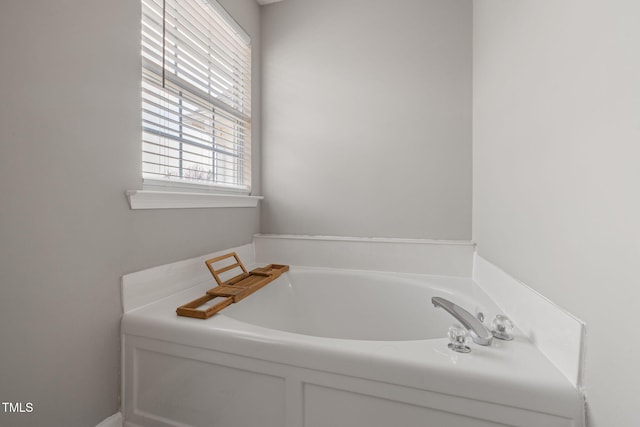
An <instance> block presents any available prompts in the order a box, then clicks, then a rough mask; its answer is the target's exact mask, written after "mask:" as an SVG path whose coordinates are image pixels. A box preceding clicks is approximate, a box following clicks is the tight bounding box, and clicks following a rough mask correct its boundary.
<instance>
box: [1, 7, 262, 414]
mask: <svg viewBox="0 0 640 427" xmlns="http://www.w3.org/2000/svg"><path fill="white" fill-rule="evenodd" d="M222 3H223V4H224V5H226V6H227V7H228V11H229V12H230V13H231V14H232V15H233V16H235V17H236V19H237V20H238V21H239V22H240V24H241V25H242V26H243V27H244V28H245V29H246V30H247V32H248V33H249V34H250V35H252V36H253V40H254V67H255V68H254V72H255V73H259V71H260V70H259V48H260V45H259V25H260V22H259V8H258V6H257V4H256V3H255V2H254V0H242V1H238V0H226V1H225V0H223V1H222ZM139 27H140V5H139V2H138V1H131V0H115V1H103V0H100V1H97V0H90V1H87V0H63V1H59V2H50V1H28V2H25V1H19V0H13V1H11V0H9V1H4V0H3V1H1V2H0V54H1V55H2V66H0V198H1V202H0V401H3V402H23V403H26V402H32V403H33V405H34V411H33V412H32V413H31V414H25V415H17V416H10V415H7V414H4V412H3V411H2V407H0V425H3V426H4V425H11V426H22V425H25V426H27V425H28V426H35V425H42V426H45V425H50V426H66V427H73V426H82V427H87V426H94V425H96V424H97V423H98V422H100V421H101V420H102V419H104V418H106V417H107V416H109V415H112V414H113V413H115V412H117V411H118V408H119V394H120V390H119V385H120V377H119V375H120V374H119V372H120V336H119V334H120V325H119V321H120V316H121V308H120V301H119V298H120V277H121V276H122V275H123V274H125V273H129V272H132V271H136V270H140V269H143V268H147V267H150V266H154V265H159V264H163V263H167V262H171V261H176V260H180V259H185V258H190V257H193V256H196V255H202V254H205V253H209V252H213V251H216V250H219V249H223V248H225V247H230V246H235V245H240V244H245V243H248V242H250V241H251V238H252V234H253V233H255V232H257V231H258V229H259V211H258V210H256V209H218V210H212V209H202V210H164V211H131V210H130V209H129V207H128V205H127V202H126V199H125V196H124V193H125V190H127V189H136V188H140V185H141V179H140V153H139V150H140V122H139V121H140V96H139V87H140V66H141V65H140V57H139V52H140V45H139V38H140V36H139V31H140V28H139ZM256 75H258V74H256ZM253 89H254V104H255V107H256V108H254V112H256V114H257V116H254V141H255V142H256V143H255V144H254V149H253V150H254V155H256V156H258V157H259V155H260V152H259V145H258V141H259V132H258V130H259V127H260V117H259V108H258V106H259V105H260V100H259V94H260V84H259V79H258V80H257V81H255V82H254V85H253ZM253 176H254V179H255V181H254V188H255V189H257V191H258V193H259V191H260V189H259V187H260V185H259V184H260V183H259V180H258V177H259V171H258V170H254V174H253Z"/></svg>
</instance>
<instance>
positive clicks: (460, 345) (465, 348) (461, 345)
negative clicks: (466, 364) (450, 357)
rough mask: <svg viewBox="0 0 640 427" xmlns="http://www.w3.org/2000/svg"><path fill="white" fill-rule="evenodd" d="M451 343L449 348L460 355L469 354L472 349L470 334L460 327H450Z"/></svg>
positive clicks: (448, 333)
mask: <svg viewBox="0 0 640 427" xmlns="http://www.w3.org/2000/svg"><path fill="white" fill-rule="evenodd" d="M447 335H448V336H449V341H451V342H450V343H449V345H448V347H449V348H450V349H451V350H453V351H457V352H458V353H469V352H470V351H471V348H470V347H469V345H468V344H469V332H467V330H466V329H465V328H463V327H462V326H460V325H453V326H450V327H449V331H448V332H447Z"/></svg>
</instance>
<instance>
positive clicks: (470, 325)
mask: <svg viewBox="0 0 640 427" xmlns="http://www.w3.org/2000/svg"><path fill="white" fill-rule="evenodd" d="M431 302H432V303H433V306H434V307H436V308H438V307H441V308H442V309H444V310H445V311H446V312H447V313H449V314H450V315H452V316H453V317H455V318H456V320H457V321H458V322H460V324H462V326H463V327H464V328H465V329H466V330H467V331H469V335H471V339H472V340H473V342H474V343H476V344H480V345H491V342H492V341H493V335H492V334H491V331H490V330H489V329H487V327H486V326H484V325H483V324H482V322H480V321H479V320H478V319H476V318H475V317H474V316H473V315H472V314H471V313H469V312H468V311H467V310H465V309H464V308H462V307H460V306H459V305H457V304H454V303H452V302H451V301H449V300H447V299H445V298H440V297H433V298H431Z"/></svg>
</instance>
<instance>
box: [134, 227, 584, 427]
mask: <svg viewBox="0 0 640 427" xmlns="http://www.w3.org/2000/svg"><path fill="white" fill-rule="evenodd" d="M261 239H262V243H258V241H259V240H261ZM292 240H295V239H290V238H285V239H277V238H274V239H271V238H269V241H268V242H266V243H267V244H264V243H265V240H264V239H263V238H261V237H258V236H257V237H256V242H255V253H254V251H253V248H252V247H251V248H250V247H249V246H250V245H247V246H246V247H241V248H240V250H238V248H233V249H232V250H234V251H236V252H238V254H239V255H240V256H241V257H242V259H243V262H245V263H246V264H247V266H249V265H251V268H253V267H255V266H259V265H263V264H265V263H284V264H289V265H290V266H291V267H290V271H289V272H286V273H283V274H282V275H281V276H280V277H279V278H278V279H276V280H274V281H273V282H272V283H270V284H269V286H267V287H265V288H263V289H261V290H260V291H259V292H256V293H254V294H252V295H251V296H249V297H248V298H246V299H244V300H243V301H241V302H239V303H238V304H234V305H231V306H230V307H228V308H226V309H225V310H224V311H223V312H220V313H218V314H216V315H214V316H213V317H211V318H209V319H207V320H199V319H193V318H188V317H180V316H177V315H176V313H175V308H176V307H177V306H179V305H181V304H184V302H185V301H190V300H192V299H194V298H196V297H197V296H199V295H202V293H203V292H206V290H208V289H210V288H211V284H212V279H211V275H210V273H209V272H208V271H207V267H206V266H205V264H204V259H206V258H207V257H211V256H215V255H216V254H210V255H208V256H207V257H200V258H198V259H197V260H188V261H184V262H181V263H177V264H178V265H177V266H176V265H169V266H163V267H159V268H156V269H151V270H149V271H147V272H146V273H145V272H140V273H136V275H135V277H134V278H133V279H135V280H131V279H132V278H128V280H123V296H125V298H126V297H133V300H134V302H133V303H128V302H127V301H124V303H123V306H124V307H125V308H128V310H126V312H125V314H124V316H123V319H122V334H123V362H122V363H123V373H122V375H123V381H122V383H123V391H122V393H123V414H124V418H125V426H129V427H136V426H146V425H154V426H156V425H159V426H178V425H180V426H184V425H193V426H197V425H211V424H212V419H211V417H216V422H218V423H220V425H225V426H229V427H236V426H237V427H240V426H243V425H244V426H246V425H261V426H263V427H270V426H274V427H275V426H278V427H282V426H285V427H301V426H305V427H310V426H311V427H314V426H321V425H327V424H326V423H327V422H330V424H331V425H332V426H336V427H339V426H345V427H346V426H349V427H357V426H360V425H363V426H364V425H366V426H367V427H372V426H387V425H390V424H392V423H398V422H399V420H401V421H402V424H403V425H405V426H412V427H413V426H422V425H423V424H424V420H425V419H429V420H431V421H432V422H434V423H435V424H438V425H446V426H454V425H455V426H457V427H458V426H459V427H478V426H497V425H501V426H502V425H513V426H515V425H517V426H531V427H533V426H541V425H544V426H558V427H560V426H563V427H580V426H582V425H583V423H584V405H583V399H582V395H581V393H580V392H579V391H578V390H577V389H576V387H575V386H574V385H573V384H572V383H571V381H569V380H568V379H567V377H566V376H565V375H564V373H563V372H562V371H561V370H559V369H558V368H557V367H556V366H554V364H553V363H551V361H550V360H549V359H548V358H547V357H546V356H545V354H543V353H542V352H541V351H539V349H538V348H537V347H536V345H535V344H534V343H533V342H532V341H530V340H529V339H528V338H527V333H526V332H525V333H523V331H522V330H520V329H518V324H517V323H516V329H515V330H514V336H515V339H514V341H500V340H494V342H493V344H492V345H491V346H490V347H483V346H478V345H475V344H472V345H471V347H472V352H471V353H470V354H459V353H454V352H452V351H451V350H449V349H448V348H447V343H448V339H447V338H446V330H447V327H448V326H449V325H451V324H453V323H455V320H454V319H453V318H452V317H451V316H449V315H448V314H447V313H446V312H444V311H443V310H436V309H435V308H434V307H433V306H432V305H431V297H432V296H442V297H445V298H447V299H450V300H451V301H454V302H456V303H458V304H460V305H461V306H463V307H464V308H465V309H467V310H469V311H470V312H471V313H473V314H476V313H477V312H478V311H483V313H485V315H486V319H487V321H488V322H490V321H491V319H492V318H493V316H494V315H495V314H496V313H498V311H499V310H500V309H499V308H498V305H496V303H494V301H493V300H492V299H491V298H490V297H489V296H487V294H486V293H485V291H484V290H483V288H482V287H480V286H479V285H478V284H477V283H476V282H475V281H474V280H473V279H472V277H471V271H470V270H469V275H468V276H466V277H465V276H464V275H463V274H462V272H464V271H466V270H467V262H466V260H463V259H462V258H463V257H460V258H459V259H457V260H456V259H454V260H448V261H444V262H433V259H438V257H440V256H442V254H443V253H447V251H448V250H449V249H450V248H451V247H458V246H460V247H462V248H467V246H468V245H467V244H462V245H455V244H448V243H445V244H444V245H443V246H440V247H444V252H441V253H440V254H438V253H437V250H435V251H434V248H437V247H439V246H433V245H432V244H431V243H428V244H427V246H429V251H433V252H432V255H433V257H434V258H433V259H432V262H431V263H427V264H426V265H428V267H429V268H432V270H431V271H436V272H437V273H438V274H437V275H435V274H425V273H423V272H421V273H416V272H415V271H412V272H409V273H408V272H396V273H389V272H384V271H380V270H385V269H391V268H393V267H392V266H391V263H389V262H388V261H389V259H390V260H392V261H393V260H403V259H405V258H403V256H404V255H405V253H406V251H407V250H408V248H410V247H411V246H421V245H422V243H416V242H413V241H411V242H397V241H396V242H392V245H391V246H393V247H392V248H389V247H385V245H384V244H383V242H378V241H376V242H363V241H361V240H360V239H355V241H350V240H347V241H346V245H342V244H341V243H338V244H337V249H335V250H334V251H333V252H334V254H333V255H332V254H327V250H330V247H331V245H328V244H327V243H328V242H330V241H328V240H326V239H324V238H323V239H316V240H315V241H314V240H310V239H309V238H306V237H305V238H301V239H298V242H303V247H300V246H297V245H296V244H293V247H294V248H295V250H293V249H287V248H285V247H284V246H285V245H282V243H283V242H287V241H292ZM274 241H276V243H275V245H271V243H273V242H274ZM318 241H319V242H320V244H319V245H315V243H318ZM343 243H345V242H343ZM352 243H355V245H354V246H352ZM314 246H315V247H314ZM267 247H269V248H273V249H274V250H275V253H274V254H269V253H267V252H265V249H266V248H267ZM470 247H471V248H473V246H470ZM303 248H304V249H310V250H311V253H315V254H318V253H320V255H321V256H323V257H325V260H327V261H328V262H329V263H332V262H333V263H337V264H339V266H340V267H341V268H326V267H317V266H316V267H309V266H300V265H296V264H295V263H292V262H291V261H292V259H293V260H302V261H305V262H308V261H307V260H308V259H309V258H308V256H309V253H302V254H301V253H298V252H296V251H300V250H302V249H303ZM318 248H320V250H319V251H318ZM466 250H467V249H465V251H466ZM229 251H230V250H226V251H221V252H220V253H217V255H220V254H222V253H225V252H229ZM370 251H372V254H371V256H372V258H373V259H375V260H376V261H378V262H377V263H376V264H375V265H376V267H377V268H376V269H377V270H379V271H367V268H363V267H367V266H368V265H367V262H369V261H366V260H365V255H366V253H367V252H370ZM454 252H455V251H454ZM285 253H287V254H290V255H291V256H292V258H286V257H284V256H283V255H284V254H285ZM323 253H324V254H323ZM390 254H392V255H391V257H390V258H389V257H388V256H389V255H390ZM422 254H423V255H424V252H422ZM345 255H346V256H348V257H350V256H353V258H352V263H351V268H350V269H345V265H346V264H347V263H348V262H347V261H346V260H345V259H344V258H343V256H345ZM383 255H384V256H383ZM458 255H459V254H457V255H454V256H453V258H457V256H458ZM254 256H255V258H253V257H254ZM409 257H411V255H409ZM471 257H472V254H471V255H470V260H469V262H471V260H472V258H471ZM196 264H197V265H196ZM397 265H398V264H396V266H397ZM443 266H445V267H444V269H448V270H449V271H451V270H450V269H451V266H455V268H454V270H455V271H457V272H458V273H459V274H448V275H443V274H442V272H443V271H444V270H443ZM460 266H462V267H461V268H460V269H459V267H460ZM334 267H335V266H334ZM401 267H403V265H402V263H400V268H397V269H398V270H400V269H401ZM420 268H425V265H424V264H423V265H422V266H421V267H420ZM372 269H373V268H369V269H368V270H372ZM414 269H415V268H414ZM427 270H428V269H427ZM167 272H170V273H171V274H170V275H169V276H168V277H170V278H173V279H176V280H177V279H180V280H182V283H181V284H176V283H172V281H171V279H164V278H166V277H167V276H166V273H167ZM196 272H197V273H196ZM194 275H195V277H196V278H194ZM154 278H155V279H159V278H163V279H162V280H160V281H157V280H156V281H155V283H156V284H157V285H158V286H160V287H164V288H166V289H164V290H153V291H152V290H150V289H151V283H153V282H154ZM303 282H304V283H306V284H307V288H306V289H307V290H309V292H307V290H305V291H304V292H303V291H302V288H300V287H299V284H300V283H303ZM129 286H131V288H132V289H133V290H132V289H128V290H127V291H125V289H124V288H128V287H129ZM314 287H315V288H314ZM312 288H314V289H316V290H317V289H323V288H326V289H327V291H328V292H329V295H326V296H322V294H318V293H315V291H313V292H311V291H312V290H313V289H312ZM365 288H366V290H367V292H365V291H364V289H365ZM296 289H297V290H296ZM336 289H338V290H341V291H342V293H341V294H340V297H339V298H340V299H339V300H338V301H336V299H335V295H331V294H332V293H335V291H336ZM386 289H393V290H394V291H391V292H386ZM400 289H402V290H401V291H398V292H395V291H396V290H400ZM369 291H370V292H369ZM350 292H351V293H350ZM358 297H359V299H358ZM154 298H155V300H154ZM289 298H293V299H291V300H289ZM296 301H297V302H296ZM344 301H357V302H355V303H353V304H351V305H349V304H348V303H343V302H344ZM294 302H296V303H295V304H293V303H294ZM421 303H422V304H423V306H424V307H423V309H422V308H421V305H420V304H421ZM318 307H324V311H323V310H318ZM296 308H299V310H296ZM386 309H389V310H390V312H384V310H386ZM367 310H369V311H367ZM391 312H393V313H397V314H396V315H390V314H389V313H391ZM376 314H379V315H377V316H376ZM423 315H424V316H426V317H422V316H423ZM322 316H325V317H322ZM349 316H352V318H353V320H352V321H351V322H349V325H348V327H347V326H346V321H345V319H347V318H348V317H349ZM323 319H325V320H323ZM341 325H345V327H342V326H341ZM367 328H368V329H367ZM203 408H206V409H203ZM327 417H329V418H327Z"/></svg>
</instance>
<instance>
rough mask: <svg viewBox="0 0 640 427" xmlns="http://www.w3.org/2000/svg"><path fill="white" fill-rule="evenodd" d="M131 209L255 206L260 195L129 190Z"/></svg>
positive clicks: (128, 197)
mask: <svg viewBox="0 0 640 427" xmlns="http://www.w3.org/2000/svg"><path fill="white" fill-rule="evenodd" d="M126 194H127V199H128V200H129V206H130V207H131V209H193V208H255V207H256V206H258V202H259V201H260V200H262V199H263V197H262V196H243V195H235V194H206V193H185V192H178V191H149V190H129V191H127V192H126Z"/></svg>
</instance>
